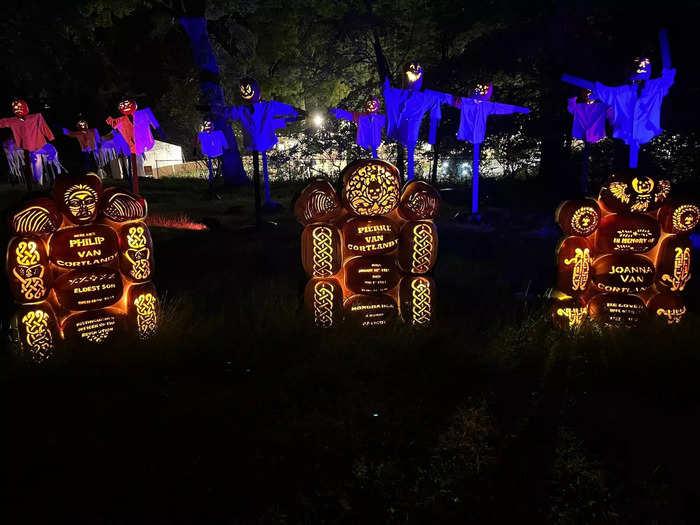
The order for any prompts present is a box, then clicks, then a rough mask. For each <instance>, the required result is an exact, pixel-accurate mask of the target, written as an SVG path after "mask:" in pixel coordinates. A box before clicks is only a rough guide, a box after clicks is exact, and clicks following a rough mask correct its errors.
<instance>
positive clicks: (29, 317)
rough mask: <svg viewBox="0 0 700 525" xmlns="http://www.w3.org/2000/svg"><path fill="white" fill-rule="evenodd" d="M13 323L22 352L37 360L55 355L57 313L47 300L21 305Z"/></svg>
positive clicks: (57, 332)
mask: <svg viewBox="0 0 700 525" xmlns="http://www.w3.org/2000/svg"><path fill="white" fill-rule="evenodd" d="M11 325H12V332H13V336H14V337H13V338H14V339H15V341H16V342H17V345H18V347H19V350H20V351H21V352H23V353H26V354H27V355H28V356H29V357H30V358H31V359H33V360H35V361H44V360H46V359H49V358H51V357H53V355H54V353H55V351H56V346H57V344H58V341H59V331H58V322H57V320H56V314H55V313H54V311H53V308H51V306H50V305H49V304H48V303H47V302H43V303H39V304H32V305H27V306H21V307H20V308H19V309H18V310H17V311H16V312H15V315H14V316H13V317H12V323H11Z"/></svg>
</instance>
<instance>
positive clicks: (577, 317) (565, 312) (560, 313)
mask: <svg viewBox="0 0 700 525" xmlns="http://www.w3.org/2000/svg"><path fill="white" fill-rule="evenodd" d="M586 317H588V306H587V305H586V301H584V300H583V298H581V297H566V298H562V299H556V300H555V301H554V302H553V303H552V320H553V321H554V324H555V325H556V326H558V327H559V328H564V329H571V330H576V329H578V328H580V327H581V326H582V325H583V322H584V321H585V320H586Z"/></svg>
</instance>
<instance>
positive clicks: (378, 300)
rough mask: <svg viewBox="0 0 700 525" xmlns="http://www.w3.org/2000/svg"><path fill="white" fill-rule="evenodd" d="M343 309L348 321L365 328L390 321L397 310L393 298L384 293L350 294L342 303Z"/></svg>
mask: <svg viewBox="0 0 700 525" xmlns="http://www.w3.org/2000/svg"><path fill="white" fill-rule="evenodd" d="M343 309H344V310H345V319H346V320H347V321H348V322H349V323H351V324H355V325H358V326H362V327H365V328H371V327H379V326H386V325H388V324H390V323H392V322H393V321H394V320H395V319H396V316H397V311H398V308H397V306H396V301H395V300H394V298H393V297H391V296H390V295H386V294H380V295H364V294H357V295H352V296H350V297H348V298H347V299H346V300H345V302H344V303H343Z"/></svg>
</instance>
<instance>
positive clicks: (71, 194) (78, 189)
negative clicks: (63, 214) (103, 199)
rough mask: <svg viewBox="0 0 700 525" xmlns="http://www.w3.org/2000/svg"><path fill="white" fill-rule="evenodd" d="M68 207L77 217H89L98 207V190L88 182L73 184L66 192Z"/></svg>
mask: <svg viewBox="0 0 700 525" xmlns="http://www.w3.org/2000/svg"><path fill="white" fill-rule="evenodd" d="M65 198H66V204H67V205H68V209H69V210H70V212H71V213H72V214H73V216H74V217H76V218H77V219H89V218H91V217H92V216H93V215H94V214H95V209H96V208H97V192H96V191H95V190H94V189H93V188H91V187H90V186H88V185H87V184H76V185H75V186H71V187H70V188H68V190H67V191H66V193H65Z"/></svg>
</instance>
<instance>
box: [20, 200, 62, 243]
mask: <svg viewBox="0 0 700 525" xmlns="http://www.w3.org/2000/svg"><path fill="white" fill-rule="evenodd" d="M8 222H9V223H10V230H11V231H12V232H13V233H14V234H16V235H32V234H35V235H44V234H48V233H53V232H55V231H56V230H57V229H58V228H59V227H60V226H61V223H62V222H63V218H62V217H61V212H60V211H59V210H58V207H57V206H56V204H55V203H54V201H52V200H51V199H47V198H45V197H40V198H38V199H32V200H29V201H26V202H24V203H22V205H21V206H20V207H18V208H17V209H15V210H14V211H13V212H12V213H10V216H9V221H8Z"/></svg>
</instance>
